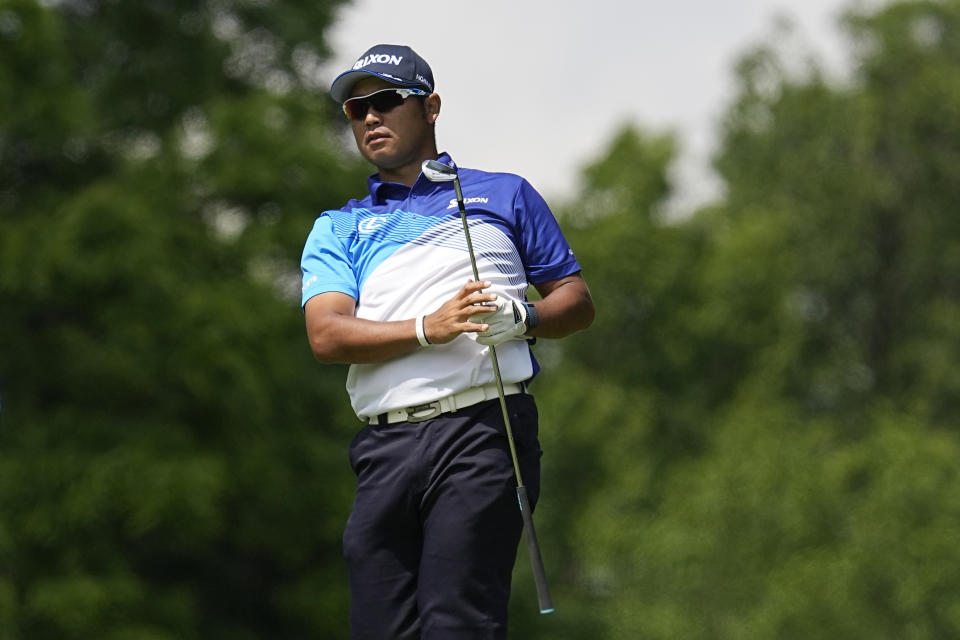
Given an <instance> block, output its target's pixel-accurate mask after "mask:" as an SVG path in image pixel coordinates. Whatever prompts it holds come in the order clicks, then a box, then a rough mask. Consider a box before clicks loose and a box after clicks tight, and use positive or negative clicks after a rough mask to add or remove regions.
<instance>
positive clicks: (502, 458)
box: [343, 394, 541, 640]
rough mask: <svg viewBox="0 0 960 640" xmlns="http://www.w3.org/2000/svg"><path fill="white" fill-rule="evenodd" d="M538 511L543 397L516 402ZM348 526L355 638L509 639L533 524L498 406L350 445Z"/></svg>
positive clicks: (524, 464)
mask: <svg viewBox="0 0 960 640" xmlns="http://www.w3.org/2000/svg"><path fill="white" fill-rule="evenodd" d="M507 407H508V411H509V414H510V421H511V423H512V426H513V431H514V442H515V444H516V447H517V457H518V460H519V462H520V467H521V475H522V476H523V481H524V485H526V487H527V491H528V492H529V494H530V500H531V502H532V503H533V504H536V500H537V498H538V497H539V493H540V455H541V451H540V444H539V441H538V437H537V409H536V405H535V403H534V400H533V397H532V396H530V395H526V394H518V395H512V396H507ZM350 463H351V465H352V467H353V470H354V472H355V473H356V474H357V493H356V498H355V500H354V504H353V509H352V511H351V513H350V517H349V519H348V520H347V525H346V528H345V530H344V536H343V548H344V556H345V558H346V560H347V565H348V569H349V574H350V596H351V611H350V626H351V638H353V639H354V640H468V639H469V640H500V639H502V638H506V635H507V604H508V601H509V599H510V578H511V574H512V571H513V565H514V562H515V560H516V555H517V545H518V543H519V541H520V535H521V531H522V528H523V522H522V519H521V516H520V511H519V506H518V503H517V494H516V476H515V474H514V470H513V463H512V461H511V457H510V452H509V448H508V444H507V437H506V432H505V430H504V424H503V414H502V411H501V408H500V401H499V400H496V399H495V400H489V401H486V402H482V403H480V404H477V405H474V406H471V407H467V408H465V409H462V410H460V411H457V412H455V413H447V414H442V415H441V416H438V417H437V418H435V419H432V420H425V421H423V422H416V423H411V422H401V423H397V424H391V425H369V426H367V427H365V428H363V429H362V430H361V431H360V433H358V434H357V436H356V437H355V438H354V440H353V442H352V443H351V445H350Z"/></svg>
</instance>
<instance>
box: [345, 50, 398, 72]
mask: <svg viewBox="0 0 960 640" xmlns="http://www.w3.org/2000/svg"><path fill="white" fill-rule="evenodd" d="M402 60H403V56H391V55H388V54H386V53H371V54H370V55H368V56H366V57H365V58H360V59H359V60H357V61H356V63H354V65H353V68H354V69H363V68H364V67H365V66H367V65H368V64H392V65H399V64H400V62H401V61H402Z"/></svg>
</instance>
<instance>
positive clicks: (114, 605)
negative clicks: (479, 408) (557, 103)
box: [0, 0, 960, 640]
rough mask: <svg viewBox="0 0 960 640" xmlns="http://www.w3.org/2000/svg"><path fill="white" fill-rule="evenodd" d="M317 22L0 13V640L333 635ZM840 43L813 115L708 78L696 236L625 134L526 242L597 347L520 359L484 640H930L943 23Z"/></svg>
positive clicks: (339, 505) (952, 11) (941, 480)
mask: <svg viewBox="0 0 960 640" xmlns="http://www.w3.org/2000/svg"><path fill="white" fill-rule="evenodd" d="M336 4H337V3H336V2H333V1H332V0H331V1H329V2H318V3H311V4H309V5H303V4H299V3H292V4H291V3H286V4H284V3H278V2H270V1H253V0H216V1H213V0H211V1H208V2H196V1H194V2H187V1H185V0H184V1H182V2H171V3H160V2H140V3H135V2H120V1H111V0H61V1H45V2H39V1H36V0H0V639H3V640H25V639H28V638H29V639H30V640H46V639H48V638H49V639H57V640H61V639H68V640H69V639H78V640H79V639H86V638H97V639H102V638H107V639H110V638H116V639H120V638H123V639H140V640H164V639H170V640H172V639H174V638H176V639H191V638H196V639H201V638H202V639H207V638H221V637H229V638H237V639H239V640H242V639H244V638H251V639H252V638H258V639H259V638H271V639H283V638H306V637H318V638H342V637H346V580H345V576H344V571H343V565H342V561H341V559H340V542H339V537H340V532H341V529H342V524H343V521H344V518H345V515H346V512H347V509H348V508H349V501H350V497H351V491H352V478H351V477H350V472H349V468H348V466H347V464H346V457H345V456H346V453H345V450H346V445H347V442H348V440H349V438H350V436H351V434H352V433H353V431H354V428H355V426H356V423H355V421H354V420H353V418H352V417H351V415H350V412H349V408H348V404H347V400H346V394H345V393H344V392H343V378H344V373H345V372H344V370H343V369H342V368H340V367H320V366H318V365H316V363H314V362H313V361H312V359H311V358H310V355H309V350H308V348H307V345H306V341H305V337H304V330H303V321H302V317H301V314H300V312H299V310H298V304H297V292H296V288H297V261H298V257H299V253H300V250H301V247H302V242H303V240H304V238H305V236H306V233H307V231H308V229H309V227H310V224H311V223H312V221H313V218H314V216H315V212H316V211H317V210H318V209H320V208H323V207H326V206H329V205H331V204H339V203H340V202H342V201H344V200H345V199H347V198H348V197H350V196H352V195H355V194H356V193H358V192H359V191H360V190H362V188H363V176H364V175H365V173H366V170H365V169H364V168H363V167H361V166H358V165H357V163H356V162H355V161H352V160H349V158H350V156H349V155H346V156H345V155H344V154H343V153H342V151H343V149H342V145H341V144H340V142H339V140H340V139H341V137H342V133H343V131H342V128H338V127H337V125H336V124H335V121H336V118H337V116H338V114H337V113H335V109H336V107H335V105H333V104H332V103H331V102H330V101H329V100H328V99H327V98H326V97H325V96H323V95H321V94H322V92H320V91H317V88H318V87H317V79H316V69H317V65H318V63H319V61H321V60H322V59H323V57H324V55H325V53H326V52H325V49H324V42H323V32H324V28H325V27H326V26H327V25H328V24H329V22H330V20H331V15H332V12H333V10H334V9H335V7H336ZM845 24H846V26H847V28H848V33H849V35H850V42H851V44H852V45H853V50H854V51H855V52H856V55H857V59H856V64H855V66H854V67H853V68H852V69H851V70H850V73H849V75H848V77H847V78H846V79H844V80H843V81H837V80H830V79H829V78H828V77H827V76H826V74H824V73H821V72H819V71H818V70H817V68H816V66H813V67H810V68H808V69H806V70H798V67H797V64H796V60H794V59H790V58H787V57H785V55H784V54H783V53H781V51H782V50H781V49H779V48H778V47H776V46H761V47H759V48H757V49H756V50H754V51H752V52H751V53H749V54H748V55H746V56H745V57H744V58H743V60H742V62H741V63H740V65H739V66H738V68H737V70H736V71H737V78H738V82H739V90H738V95H737V98H736V100H735V101H734V102H733V104H732V105H731V106H730V108H729V111H728V113H727V117H726V119H725V121H724V123H723V127H722V134H723V136H722V144H721V148H720V150H719V152H718V154H717V157H716V166H717V169H718V171H719V173H720V174H721V176H722V178H723V180H724V182H725V186H726V192H725V194H724V196H723V197H722V198H721V199H720V200H719V201H718V202H716V203H714V204H712V205H711V206H709V207H705V208H703V209H702V210H700V211H697V212H695V213H693V214H691V215H689V216H686V217H683V218H682V219H679V220H678V219H671V218H668V217H666V216H665V215H664V214H663V211H664V209H665V203H666V202H667V201H668V199H669V198H670V196H671V187H670V183H669V180H668V176H669V169H670V165H671V163H672V162H673V160H674V156H675V152H676V141H675V139H674V136H672V135H669V134H656V133H651V132H648V131H644V130H643V129H641V128H639V127H631V126H626V127H624V128H623V130H622V131H621V133H620V134H618V135H617V136H616V137H615V138H614V139H613V140H612V142H611V144H610V147H609V149H608V150H607V152H606V153H605V155H604V156H603V157H600V158H598V159H596V160H595V161H594V162H593V163H591V164H590V165H588V166H587V167H586V168H585V169H584V172H583V178H584V184H583V188H582V191H581V193H580V195H579V196H578V197H577V198H576V199H574V201H572V202H570V203H568V204H567V205H565V206H562V207H559V213H560V215H561V221H562V224H563V226H564V228H565V230H566V231H567V233H568V235H569V237H570V239H571V242H572V244H573V246H574V247H575V248H576V250H577V252H578V257H579V258H580V260H581V262H582V264H583V266H584V269H585V274H586V277H587V279H588V282H589V283H590V285H591V288H592V291H593V293H594V296H595V298H596V303H597V310H598V319H597V323H596V324H595V326H594V327H593V328H591V329H590V330H589V331H587V332H584V333H582V334H577V335H575V336H573V337H571V338H568V339H565V340H562V341H541V342H540V344H538V345H537V346H536V347H535V349H536V351H537V355H538V357H539V359H540V360H541V361H542V362H543V364H544V368H543V371H542V373H541V375H540V377H538V379H537V381H536V382H535V384H534V386H533V391H534V392H535V393H536V394H537V396H538V399H539V404H540V407H541V418H542V420H541V422H542V429H541V438H542V442H543V446H544V450H545V452H546V456H545V458H544V489H543V493H542V496H541V503H540V506H539V507H538V510H537V524H538V529H539V533H540V537H541V542H542V543H543V547H544V555H545V560H546V563H547V567H548V573H549V576H550V579H551V586H552V587H553V591H554V599H555V601H556V604H557V612H556V613H555V614H553V615H551V616H546V617H541V616H538V615H537V613H536V612H537V609H536V605H535V593H534V590H533V586H532V581H531V579H530V577H529V568H528V565H527V562H526V558H525V554H524V553H523V551H522V550H521V552H520V554H519V561H518V575H517V576H516V582H515V588H514V599H513V603H512V607H513V608H512V614H513V620H514V630H513V637H515V638H530V639H534V638H551V639H564V638H567V639H574V638H612V639H614V640H617V639H624V640H626V639H630V640H635V639H673V638H692V639H698V638H702V639H711V640H714V639H717V638H786V639H791V638H797V639H800V638H803V639H808V638H830V639H833V638H870V639H871V640H874V639H877V638H890V639H893V638H898V639H899V638H911V639H926V638H949V637H956V636H960V607H958V605H957V603H956V597H955V594H957V593H958V592H960V578H958V577H957V575H956V572H955V571H954V570H953V568H954V567H955V566H956V565H957V564H958V562H960V558H958V557H957V556H958V553H960V552H958V551H957V545H956V543H955V541H956V540H957V538H958V535H960V502H958V498H957V496H960V471H958V469H960V467H958V465H957V459H958V457H960V442H958V439H957V427H958V425H957V417H956V416H957V415H958V413H957V406H956V405H957V402H958V401H957V398H958V397H960V395H958V392H960V377H958V375H960V374H958V373H957V371H958V367H957V366H956V364H957V362H958V361H960V357H958V356H960V354H958V346H957V345H958V344H960V335H958V329H957V327H960V307H958V296H960V290H958V286H960V285H958V282H960V281H958V279H957V277H956V275H955V274H956V273H958V268H957V266H958V265H957V263H958V262H960V227H958V224H960V223H958V222H957V221H956V217H955V216H954V215H952V214H953V208H954V206H955V203H956V202H957V201H958V197H960V193H958V189H960V186H958V185H960V175H958V171H960V169H958V167H960V162H958V159H960V158H958V155H960V2H957V1H956V0H942V1H908V2H899V3H894V4H890V5H889V6H886V7H884V8H879V9H875V10H872V11H865V10H864V11H861V12H859V13H851V14H850V15H849V16H847V18H846V19H845ZM344 158H347V159H346V160H345V159H344Z"/></svg>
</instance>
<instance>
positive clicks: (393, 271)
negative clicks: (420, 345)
mask: <svg viewBox="0 0 960 640" xmlns="http://www.w3.org/2000/svg"><path fill="white" fill-rule="evenodd" d="M440 161H441V162H444V163H447V164H452V162H451V160H450V157H449V156H447V155H446V154H443V155H441V156H440ZM459 177H460V185H461V188H462V190H463V198H464V201H465V203H466V209H467V220H468V224H469V226H470V237H471V239H472V241H473V249H474V254H475V256H476V259H477V269H478V271H479V273H480V279H481V280H489V281H490V282H491V283H492V286H491V287H490V289H489V291H491V292H492V293H496V294H499V295H507V296H510V297H512V298H515V299H518V300H525V299H526V293H527V284H528V283H533V284H536V283H540V282H547V281H550V280H556V279H558V278H562V277H564V276H568V275H571V274H573V273H576V272H577V271H579V270H580V265H579V264H578V263H577V260H576V258H575V257H574V255H573V251H572V250H571V249H570V246H569V245H568V244H567V241H566V240H565V239H564V237H563V234H562V233H561V231H560V227H559V225H558V224H557V221H556V219H555V218H554V216H553V214H552V213H551V212H550V209H549V207H548V206H547V203H546V202H545V201H544V199H543V198H542V197H541V196H540V194H539V193H537V192H536V190H534V188H533V187H532V186H531V185H530V184H529V183H528V182H527V181H526V180H524V179H523V178H521V177H519V176H516V175H512V174H507V173H488V172H485V171H477V170H474V169H460V170H459ZM368 183H369V187H370V195H369V196H367V197H366V198H364V199H363V200H359V201H358V200H351V201H350V202H348V203H347V204H346V205H345V206H344V207H343V208H342V209H338V210H331V211H324V212H323V213H322V214H321V215H320V217H318V218H317V220H316V222H315V223H314V226H313V230H312V231H311V232H310V234H309V236H308V237H307V242H306V246H305V247H304V250H303V257H302V260H301V269H302V271H303V297H302V304H304V305H306V303H307V301H308V300H309V299H310V298H312V297H313V296H315V295H318V294H320V293H325V292H330V291H338V292H340V293H345V294H347V295H349V296H351V297H353V299H354V300H356V301H357V306H356V316H357V317H358V318H365V319H368V320H376V321H393V320H409V319H411V318H415V317H416V316H418V315H420V314H427V313H431V312H433V311H436V310H437V309H438V308H439V307H440V305H442V304H443V303H444V302H446V301H447V300H449V299H450V298H452V297H453V296H454V295H455V294H456V293H457V292H458V291H459V290H460V289H461V288H462V287H463V285H464V284H465V283H466V282H467V281H468V280H472V279H473V270H472V268H471V266H470V256H469V254H468V252H467V244H466V239H465V237H464V233H463V224H462V222H461V220H460V212H459V209H458V207H457V201H456V196H455V193H454V189H453V183H452V182H446V183H433V182H430V181H428V180H427V179H426V178H424V177H423V176H422V175H421V176H420V177H419V178H418V180H417V182H416V183H415V184H414V185H413V187H412V188H408V187H406V186H405V185H401V184H396V183H389V182H380V181H379V176H378V175H376V174H375V175H373V176H371V177H370V179H369V181H368ZM488 348H489V347H486V346H484V345H481V344H479V343H477V341H476V336H475V335H473V334H463V335H460V336H458V337H457V338H456V339H455V340H453V341H452V342H450V343H447V344H443V345H436V346H432V347H429V348H424V349H417V350H416V351H413V352H411V353H409V354H406V355H404V356H400V357H398V358H394V359H391V360H387V361H383V362H377V363H372V364H354V365H351V366H350V370H349V373H348V375H347V391H348V393H349V394H350V401H351V404H352V406H353V409H354V411H355V412H356V414H357V415H358V416H359V417H360V418H361V419H366V418H368V417H370V416H375V415H377V414H380V413H384V412H386V411H389V410H392V409H398V408H401V407H409V406H414V405H418V404H422V403H426V402H432V401H434V400H437V399H439V398H442V397H444V396H448V395H450V394H452V393H457V392H459V391H463V390H464V389H468V388H470V387H475V386H479V385H485V384H490V383H492V382H494V374H493V367H492V365H491V361H490V356H489V354H488V352H487V349H488ZM497 359H498V361H499V363H500V373H501V376H502V378H503V382H504V383H510V382H522V381H526V380H529V379H530V378H531V377H533V375H534V374H535V373H536V371H537V369H538V366H537V363H536V361H535V359H534V358H533V353H532V352H531V351H530V348H529V346H528V345H527V343H526V341H524V340H512V341H509V342H507V343H505V344H502V345H500V346H498V347H497Z"/></svg>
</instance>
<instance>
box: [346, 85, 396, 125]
mask: <svg viewBox="0 0 960 640" xmlns="http://www.w3.org/2000/svg"><path fill="white" fill-rule="evenodd" d="M401 104H403V96H401V95H400V94H399V93H397V92H396V90H394V89H385V90H383V91H377V92H376V93H373V94H370V95H369V96H363V97H361V98H350V99H349V100H347V101H346V102H344V103H343V109H344V111H346V113H347V117H348V118H351V119H353V120H362V119H364V118H366V117H367V112H368V111H369V110H370V107H371V106H373V108H374V110H376V111H379V112H380V113H386V112H387V111H390V110H391V109H393V108H394V107H399V106H400V105H401Z"/></svg>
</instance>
